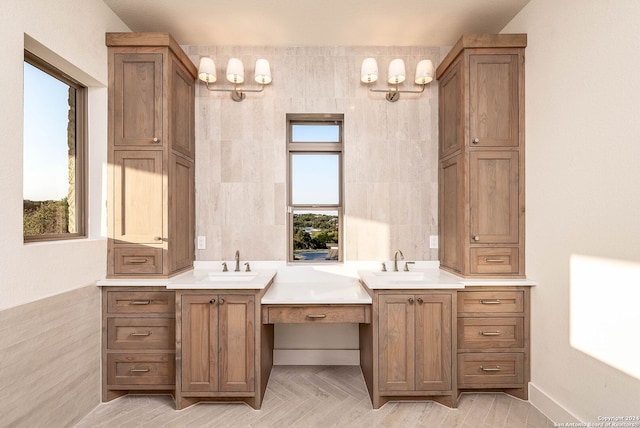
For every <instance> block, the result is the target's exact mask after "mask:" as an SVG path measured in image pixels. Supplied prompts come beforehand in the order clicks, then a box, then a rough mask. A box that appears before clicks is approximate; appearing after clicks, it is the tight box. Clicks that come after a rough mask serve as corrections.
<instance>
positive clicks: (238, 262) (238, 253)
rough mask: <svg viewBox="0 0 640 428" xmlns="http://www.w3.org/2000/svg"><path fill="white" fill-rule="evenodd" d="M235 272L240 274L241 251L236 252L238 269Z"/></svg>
mask: <svg viewBox="0 0 640 428" xmlns="http://www.w3.org/2000/svg"><path fill="white" fill-rule="evenodd" d="M233 271H234V272H240V250H236V268H235V269H234V270H233Z"/></svg>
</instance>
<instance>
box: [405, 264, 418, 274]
mask: <svg viewBox="0 0 640 428" xmlns="http://www.w3.org/2000/svg"><path fill="white" fill-rule="evenodd" d="M415 264H416V262H405V263H404V271H405V272H409V265H415Z"/></svg>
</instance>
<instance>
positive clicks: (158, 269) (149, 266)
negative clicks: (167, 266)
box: [113, 247, 162, 275]
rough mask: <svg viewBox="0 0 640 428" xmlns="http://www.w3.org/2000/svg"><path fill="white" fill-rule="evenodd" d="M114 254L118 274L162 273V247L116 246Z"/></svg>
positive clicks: (115, 270) (115, 269)
mask: <svg viewBox="0 0 640 428" xmlns="http://www.w3.org/2000/svg"><path fill="white" fill-rule="evenodd" d="M113 255H114V257H115V260H114V268H113V269H114V273H115V274H117V275H148V274H161V273H162V248H139V247H135V248H115V249H114V250H113Z"/></svg>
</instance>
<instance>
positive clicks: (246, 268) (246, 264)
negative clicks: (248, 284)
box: [244, 262, 251, 272]
mask: <svg viewBox="0 0 640 428" xmlns="http://www.w3.org/2000/svg"><path fill="white" fill-rule="evenodd" d="M244 266H245V269H244V271H245V272H251V266H250V265H249V262H246V263H245V264H244Z"/></svg>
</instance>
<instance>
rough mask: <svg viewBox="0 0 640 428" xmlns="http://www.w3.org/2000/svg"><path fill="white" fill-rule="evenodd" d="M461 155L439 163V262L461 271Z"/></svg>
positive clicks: (462, 201)
mask: <svg viewBox="0 0 640 428" xmlns="http://www.w3.org/2000/svg"><path fill="white" fill-rule="evenodd" d="M461 159H462V156H461V155H456V156H454V157H453V158H450V159H447V160H446V161H443V162H441V163H440V173H439V175H440V178H439V180H440V186H439V191H440V194H439V199H440V202H439V205H440V263H441V264H442V265H443V266H445V267H448V268H449V269H453V270H455V271H458V272H461V271H462V260H463V258H462V244H463V241H462V239H463V236H462V230H463V226H462V224H463V223H462V221H463V211H462V206H463V205H462V204H463V203H464V198H463V196H462V194H463V190H462V168H463V165H462V162H461Z"/></svg>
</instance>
